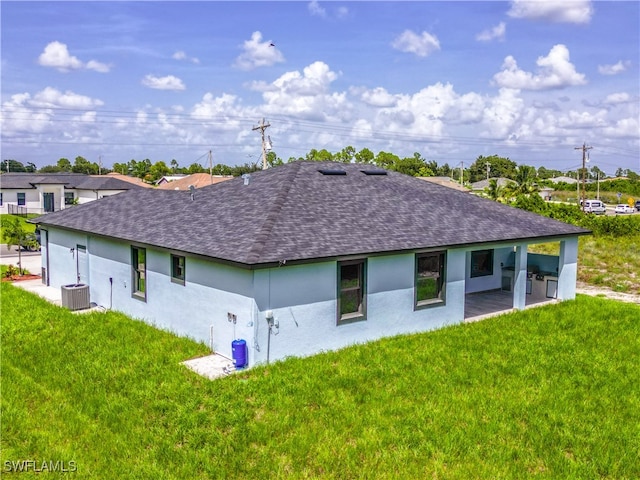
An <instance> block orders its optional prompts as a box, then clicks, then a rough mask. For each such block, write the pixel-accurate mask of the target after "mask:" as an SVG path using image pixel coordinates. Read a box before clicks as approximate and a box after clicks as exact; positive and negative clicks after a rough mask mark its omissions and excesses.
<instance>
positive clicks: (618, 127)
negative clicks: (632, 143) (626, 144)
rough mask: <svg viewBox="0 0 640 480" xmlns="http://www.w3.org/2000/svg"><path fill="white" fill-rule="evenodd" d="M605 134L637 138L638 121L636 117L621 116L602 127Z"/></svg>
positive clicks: (639, 128) (639, 127) (639, 129)
mask: <svg viewBox="0 0 640 480" xmlns="http://www.w3.org/2000/svg"><path fill="white" fill-rule="evenodd" d="M603 132H604V134H605V135H608V136H610V137H616V138H632V139H636V140H638V132H640V123H639V122H638V117H637V116H635V117H629V118H622V119H620V120H618V121H616V122H615V123H614V124H613V125H610V126H608V127H606V128H604V129H603Z"/></svg>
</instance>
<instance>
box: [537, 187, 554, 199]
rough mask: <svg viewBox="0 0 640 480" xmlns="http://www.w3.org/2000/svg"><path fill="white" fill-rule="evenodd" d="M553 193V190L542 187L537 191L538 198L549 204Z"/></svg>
mask: <svg viewBox="0 0 640 480" xmlns="http://www.w3.org/2000/svg"><path fill="white" fill-rule="evenodd" d="M553 192H554V189H553V188H549V187H542V188H540V189H539V190H538V195H540V197H541V198H542V199H543V200H544V201H546V202H549V201H551V199H552V198H553Z"/></svg>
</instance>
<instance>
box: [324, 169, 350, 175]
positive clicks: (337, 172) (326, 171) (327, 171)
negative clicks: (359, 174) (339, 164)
mask: <svg viewBox="0 0 640 480" xmlns="http://www.w3.org/2000/svg"><path fill="white" fill-rule="evenodd" d="M318 171H319V172H320V173H321V174H322V175H346V174H347V172H345V171H344V170H330V169H326V168H321V169H319V170H318Z"/></svg>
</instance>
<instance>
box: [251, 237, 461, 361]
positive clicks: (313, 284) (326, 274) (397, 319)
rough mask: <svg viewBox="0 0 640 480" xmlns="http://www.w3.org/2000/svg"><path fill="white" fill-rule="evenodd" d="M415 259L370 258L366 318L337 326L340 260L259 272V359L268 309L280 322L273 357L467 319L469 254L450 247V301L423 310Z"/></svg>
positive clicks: (261, 358)
mask: <svg viewBox="0 0 640 480" xmlns="http://www.w3.org/2000/svg"><path fill="white" fill-rule="evenodd" d="M414 261H415V255H414V254H401V255H388V256H377V257H370V258H369V259H368V260H367V300H366V302H367V312H366V320H362V321H357V322H353V323H347V324H342V325H337V268H338V266H337V262H335V261H334V262H322V263H318V264H312V265H301V266H292V267H286V266H285V267H280V268H275V269H267V270H258V271H256V272H255V274H254V275H255V276H254V279H255V284H254V285H255V286H256V290H255V292H256V305H257V319H256V326H257V329H256V330H257V332H256V339H257V343H258V345H259V347H260V352H257V353H256V357H255V358H256V360H257V361H260V362H264V361H266V360H267V345H268V343H269V342H268V327H267V322H266V319H265V318H266V311H267V310H272V311H273V315H274V319H275V320H276V321H277V322H278V325H279V328H278V330H277V335H272V337H271V341H270V347H269V352H268V354H269V359H270V360H275V359H279V358H285V357H287V356H305V355H311V354H314V353H318V352H320V351H326V350H335V349H339V348H342V347H345V346H348V345H353V344H356V343H362V342H366V341H370V340H375V339H379V338H381V337H388V336H393V335H399V334H406V333H413V332H422V331H427V330H431V329H435V328H439V327H442V326H444V325H449V324H453V323H457V322H461V321H463V319H464V265H465V252H464V251H463V250H451V251H449V252H448V254H447V273H446V275H447V287H446V302H445V304H443V305H439V306H434V307H431V308H423V309H419V310H416V309H415V308H414V275H415V264H414ZM261 293H262V294H261ZM269 295H270V297H269ZM269 300H270V301H269Z"/></svg>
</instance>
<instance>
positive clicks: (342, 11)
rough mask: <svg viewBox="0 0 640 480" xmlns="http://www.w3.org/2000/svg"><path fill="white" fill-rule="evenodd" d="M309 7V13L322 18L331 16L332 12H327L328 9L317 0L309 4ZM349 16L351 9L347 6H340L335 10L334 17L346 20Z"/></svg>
mask: <svg viewBox="0 0 640 480" xmlns="http://www.w3.org/2000/svg"><path fill="white" fill-rule="evenodd" d="M307 9H308V10H309V13H310V14H311V15H312V16H314V17H320V18H329V17H330V14H329V13H328V12H327V9H326V8H324V7H321V6H320V3H318V1H317V0H313V1H312V2H309V3H308V4H307ZM348 16H349V9H348V8H347V7H345V6H340V7H338V8H336V9H334V10H333V17H335V18H337V19H338V20H344V19H345V18H347V17H348Z"/></svg>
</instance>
